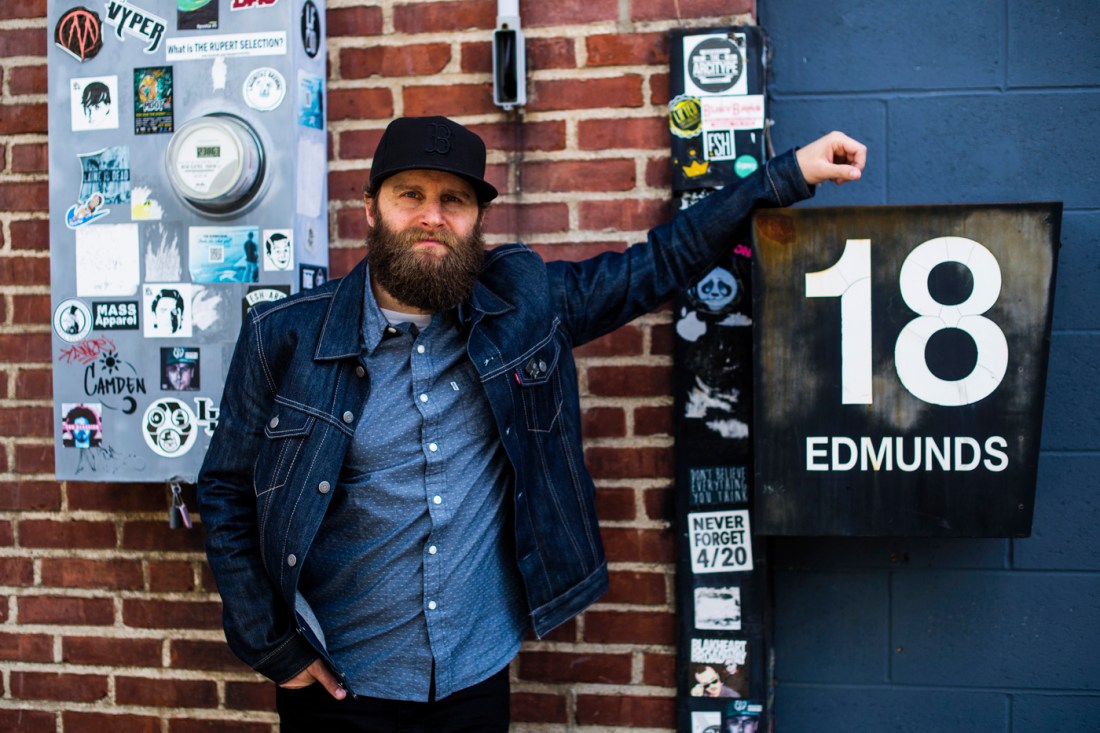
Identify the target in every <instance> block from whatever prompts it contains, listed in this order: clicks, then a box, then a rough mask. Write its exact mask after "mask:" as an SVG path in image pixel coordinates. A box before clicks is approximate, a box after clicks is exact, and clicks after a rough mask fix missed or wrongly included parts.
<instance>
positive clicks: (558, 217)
mask: <svg viewBox="0 0 1100 733" xmlns="http://www.w3.org/2000/svg"><path fill="white" fill-rule="evenodd" d="M483 228H484V230H485V233H486V234H507V235H511V236H521V235H524V234H538V233H542V232H563V231H566V230H568V228H569V207H568V206H566V205H565V204H559V203H542V204H496V205H494V206H491V207H490V208H489V212H488V214H487V215H486V217H485V222H484V224H483ZM0 353H2V352H0Z"/></svg>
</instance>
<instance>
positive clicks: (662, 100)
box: [649, 74, 672, 106]
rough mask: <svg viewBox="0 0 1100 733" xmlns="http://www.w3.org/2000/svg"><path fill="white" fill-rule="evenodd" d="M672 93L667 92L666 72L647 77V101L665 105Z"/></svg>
mask: <svg viewBox="0 0 1100 733" xmlns="http://www.w3.org/2000/svg"><path fill="white" fill-rule="evenodd" d="M671 98H672V95H671V94H670V93H669V84H668V74H656V75H654V76H651V77H649V103H650V104H654V105H658V106H659V105H666V104H668V101H669V99H671Z"/></svg>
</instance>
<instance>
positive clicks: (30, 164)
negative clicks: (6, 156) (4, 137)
mask: <svg viewBox="0 0 1100 733" xmlns="http://www.w3.org/2000/svg"><path fill="white" fill-rule="evenodd" d="M49 169H50V161H49V153H48V150H47V148H46V143H23V144H15V143H13V144H12V146H11V172H12V173H46V172H47V171H49Z"/></svg>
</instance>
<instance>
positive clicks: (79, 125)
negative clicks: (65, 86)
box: [69, 76, 118, 132]
mask: <svg viewBox="0 0 1100 733" xmlns="http://www.w3.org/2000/svg"><path fill="white" fill-rule="evenodd" d="M117 103H118V77H117V76H85V77H79V78H75V79H70V80H69V107H70V119H71V120H72V129H73V132H83V131H85V130H117V129H118V110H117V108H116V105H117Z"/></svg>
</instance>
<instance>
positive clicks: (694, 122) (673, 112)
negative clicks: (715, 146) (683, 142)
mask: <svg viewBox="0 0 1100 733" xmlns="http://www.w3.org/2000/svg"><path fill="white" fill-rule="evenodd" d="M668 127H669V129H670V130H672V134H673V135H675V136H676V137H683V138H689V137H695V136H696V135H698V134H699V131H700V130H702V129H703V108H702V105H700V104H699V99H698V98H697V97H686V96H684V95H680V96H679V97H674V98H673V100H672V101H671V102H669V103H668Z"/></svg>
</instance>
